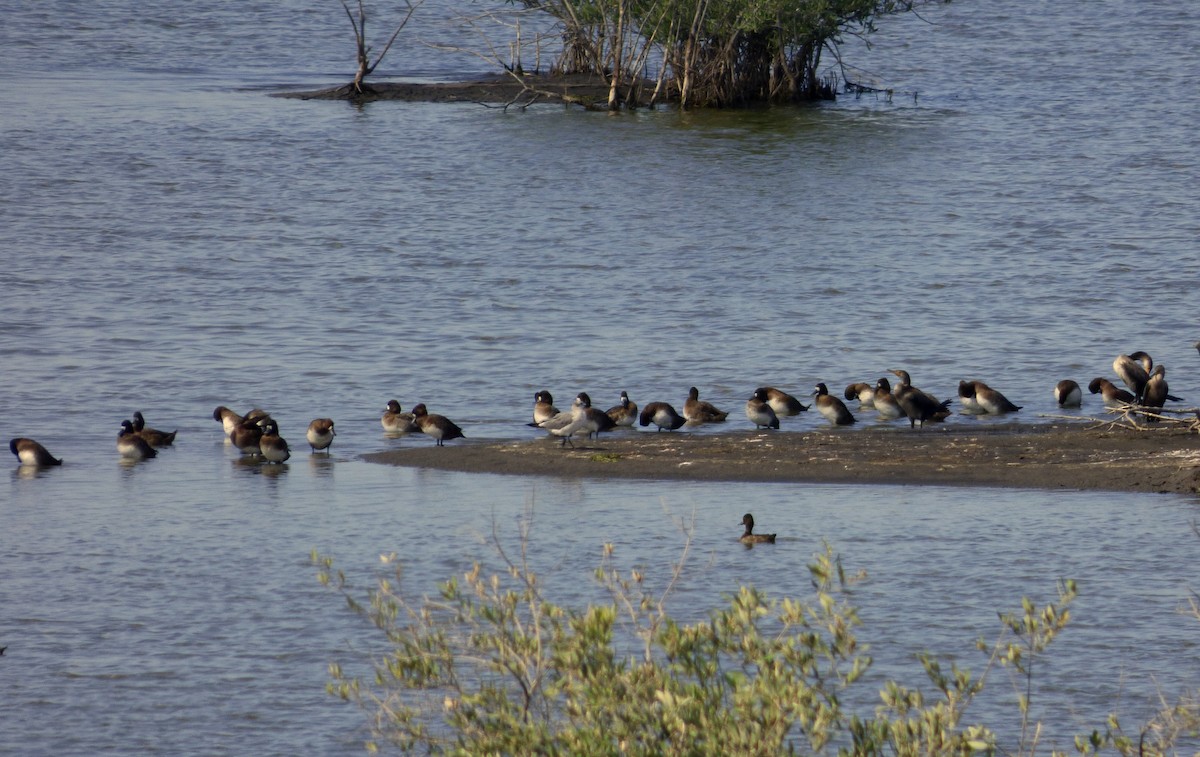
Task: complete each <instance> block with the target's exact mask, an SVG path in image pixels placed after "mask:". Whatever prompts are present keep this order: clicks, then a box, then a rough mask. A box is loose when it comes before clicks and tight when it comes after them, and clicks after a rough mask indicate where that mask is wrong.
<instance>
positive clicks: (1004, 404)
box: [974, 381, 1021, 415]
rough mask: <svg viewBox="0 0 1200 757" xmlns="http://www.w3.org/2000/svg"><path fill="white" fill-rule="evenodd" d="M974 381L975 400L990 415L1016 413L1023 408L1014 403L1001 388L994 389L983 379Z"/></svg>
mask: <svg viewBox="0 0 1200 757" xmlns="http://www.w3.org/2000/svg"><path fill="white" fill-rule="evenodd" d="M974 383H975V401H976V402H978V403H979V406H980V407H981V408H983V411H984V412H985V413H987V414H988V415H1004V414H1005V413H1015V412H1017V411H1018V410H1020V409H1021V406H1020V405H1014V404H1013V403H1012V402H1010V401H1009V399H1008V397H1005V396H1004V395H1003V394H1001V393H1000V391H999V390H997V389H993V388H992V387H990V386H988V385H987V384H985V383H983V382H982V381H976V382H974Z"/></svg>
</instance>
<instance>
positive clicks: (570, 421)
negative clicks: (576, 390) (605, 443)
mask: <svg viewBox="0 0 1200 757" xmlns="http://www.w3.org/2000/svg"><path fill="white" fill-rule="evenodd" d="M581 394H582V393H581ZM583 396H586V395H583ZM589 401H590V398H589ZM585 410H586V406H585V405H584V401H583V399H582V398H581V397H578V396H577V397H576V398H575V401H574V402H572V403H571V409H570V410H567V411H564V412H559V413H556V414H555V415H554V416H552V417H550V418H547V419H546V420H544V421H542V422H541V423H540V424H538V428H541V429H545V430H546V431H548V432H550V434H551V435H552V436H557V437H559V439H561V441H560V442H559V443H558V446H559V447H565V446H567V445H568V444H569V445H571V447H572V448H573V447H574V446H575V442H574V441H572V439H571V437H573V436H575V434H577V433H579V432H580V431H583V430H584V428H585V427H586V426H588V418H587V413H586V412H585ZM609 420H611V418H610V419H609ZM588 433H589V434H590V433H591V432H590V431H589V432H588Z"/></svg>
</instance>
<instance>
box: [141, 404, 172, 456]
mask: <svg viewBox="0 0 1200 757" xmlns="http://www.w3.org/2000/svg"><path fill="white" fill-rule="evenodd" d="M133 430H134V431H136V432H137V435H138V436H140V437H142V438H143V439H145V440H146V441H147V442H149V444H150V446H151V447H154V448H155V449H158V448H159V447H169V446H170V445H171V444H173V443H174V442H175V434H177V433H179V429H176V430H174V431H172V432H170V433H167V432H165V431H159V430H158V429H156V428H148V427H147V426H146V419H145V417H143V416H142V411H141V410H136V411H134V413H133Z"/></svg>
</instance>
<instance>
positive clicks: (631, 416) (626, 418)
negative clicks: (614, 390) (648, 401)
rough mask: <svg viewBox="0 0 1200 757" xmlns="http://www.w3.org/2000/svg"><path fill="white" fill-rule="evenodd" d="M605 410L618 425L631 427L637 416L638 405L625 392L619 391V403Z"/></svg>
mask: <svg viewBox="0 0 1200 757" xmlns="http://www.w3.org/2000/svg"><path fill="white" fill-rule="evenodd" d="M607 412H608V417H609V418H612V419H613V423H615V424H616V425H617V426H618V427H632V426H633V422H634V421H636V420H637V417H638V406H637V403H635V402H633V401H632V400H631V399H629V395H628V394H627V393H625V392H621V404H619V405H614V406H613V407H610V408H609V409H608V411H607Z"/></svg>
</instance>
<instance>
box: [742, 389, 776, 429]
mask: <svg viewBox="0 0 1200 757" xmlns="http://www.w3.org/2000/svg"><path fill="white" fill-rule="evenodd" d="M746 417H747V418H749V419H750V422H751V423H753V424H754V427H755V428H756V429H759V428H763V427H766V428H779V416H778V415H777V414H776V413H775V408H773V407H771V403H770V402H768V401H767V390H766V388H765V387H759V388H758V389H755V390H754V394H753V395H752V396H751V397H750V399H748V400H746Z"/></svg>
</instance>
